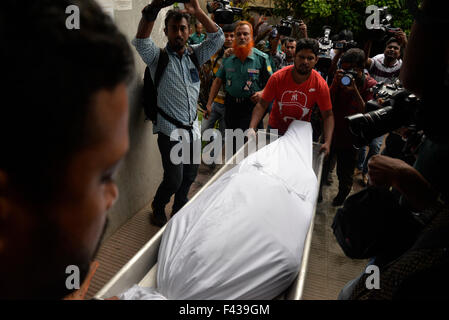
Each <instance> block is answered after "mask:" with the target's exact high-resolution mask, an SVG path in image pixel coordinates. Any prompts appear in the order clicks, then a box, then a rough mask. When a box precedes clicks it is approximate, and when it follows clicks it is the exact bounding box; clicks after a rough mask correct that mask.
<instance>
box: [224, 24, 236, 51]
mask: <svg viewBox="0 0 449 320" xmlns="http://www.w3.org/2000/svg"><path fill="white" fill-rule="evenodd" d="M222 30H223V33H224V35H225V42H224V44H223V45H224V47H225V48H231V47H232V44H233V43H234V25H233V24H225V25H223V27H222Z"/></svg>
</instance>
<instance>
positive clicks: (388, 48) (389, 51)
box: [384, 37, 401, 61]
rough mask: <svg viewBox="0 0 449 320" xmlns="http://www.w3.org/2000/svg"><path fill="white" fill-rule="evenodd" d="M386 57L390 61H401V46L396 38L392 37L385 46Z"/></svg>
mask: <svg viewBox="0 0 449 320" xmlns="http://www.w3.org/2000/svg"><path fill="white" fill-rule="evenodd" d="M384 55H385V58H386V59H388V60H390V61H395V60H397V59H399V57H400V56H401V45H400V44H399V42H398V40H397V39H396V38H393V37H392V38H390V39H388V41H387V43H386V45H385V51H384Z"/></svg>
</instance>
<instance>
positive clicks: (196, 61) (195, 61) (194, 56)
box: [187, 47, 201, 72]
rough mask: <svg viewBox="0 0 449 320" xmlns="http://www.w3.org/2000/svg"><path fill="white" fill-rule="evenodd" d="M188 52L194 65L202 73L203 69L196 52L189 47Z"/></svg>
mask: <svg viewBox="0 0 449 320" xmlns="http://www.w3.org/2000/svg"><path fill="white" fill-rule="evenodd" d="M187 51H188V53H189V57H190V59H191V60H192V62H193V64H194V65H195V68H196V70H198V72H200V70H201V67H200V64H199V62H198V57H197V56H196V54H195V51H194V50H193V48H192V47H187Z"/></svg>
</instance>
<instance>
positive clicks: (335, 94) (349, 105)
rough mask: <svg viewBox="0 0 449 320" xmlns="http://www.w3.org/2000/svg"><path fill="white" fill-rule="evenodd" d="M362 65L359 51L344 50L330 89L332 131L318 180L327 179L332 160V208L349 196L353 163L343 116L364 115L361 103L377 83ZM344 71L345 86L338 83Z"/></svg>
mask: <svg viewBox="0 0 449 320" xmlns="http://www.w3.org/2000/svg"><path fill="white" fill-rule="evenodd" d="M364 65H365V53H364V52H363V51H362V50H361V49H357V48H354V49H349V50H348V51H346V52H345V53H344V54H343V56H342V57H341V69H339V70H337V72H336V73H335V77H334V80H333V81H332V85H331V88H330V93H331V99H332V106H333V112H334V116H335V130H334V135H333V138H332V147H331V151H330V155H329V157H328V159H327V160H326V161H325V163H324V165H323V175H322V178H323V179H325V178H326V177H327V176H328V172H329V170H330V163H331V161H332V159H333V158H334V157H336V159H337V177H338V182H339V185H338V194H337V195H336V197H335V198H334V199H333V202H332V205H333V206H340V205H342V204H343V202H344V200H345V199H346V197H347V196H348V195H349V192H350V191H351V188H352V181H353V174H354V169H355V166H356V161H357V149H356V148H354V137H353V135H352V134H351V132H350V131H349V126H348V122H347V121H346V119H345V117H346V116H350V115H352V114H356V113H363V112H365V103H366V102H367V101H368V100H371V99H372V98H373V93H372V92H371V90H370V89H371V88H372V87H373V86H375V85H376V84H377V82H376V80H374V79H373V78H371V77H370V76H369V75H368V74H366V73H364ZM346 72H351V74H352V75H353V78H351V81H350V83H349V84H347V85H345V84H343V83H342V77H343V75H344V74H345V73H346ZM321 185H323V181H322V183H321ZM320 194H321V192H320Z"/></svg>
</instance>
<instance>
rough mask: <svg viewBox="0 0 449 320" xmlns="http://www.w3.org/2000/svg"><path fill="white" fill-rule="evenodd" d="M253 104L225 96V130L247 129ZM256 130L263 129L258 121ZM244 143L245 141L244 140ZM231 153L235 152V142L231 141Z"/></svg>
mask: <svg viewBox="0 0 449 320" xmlns="http://www.w3.org/2000/svg"><path fill="white" fill-rule="evenodd" d="M255 105H256V104H255V103H254V102H252V101H251V99H250V98H234V97H232V96H230V95H226V99H225V108H226V109H225V123H226V129H232V130H235V129H242V131H243V132H245V130H247V129H248V128H249V125H250V122H251V117H252V114H253V110H254V107H255ZM257 128H258V129H263V121H262V120H260V122H259V124H258V125H257ZM245 141H246V139H245ZM232 145H233V147H232V153H233V154H235V153H236V152H237V140H236V138H235V137H234V138H233V141H232Z"/></svg>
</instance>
